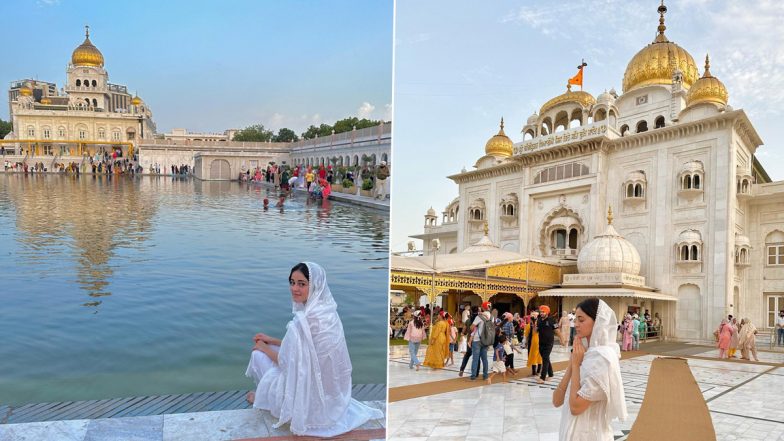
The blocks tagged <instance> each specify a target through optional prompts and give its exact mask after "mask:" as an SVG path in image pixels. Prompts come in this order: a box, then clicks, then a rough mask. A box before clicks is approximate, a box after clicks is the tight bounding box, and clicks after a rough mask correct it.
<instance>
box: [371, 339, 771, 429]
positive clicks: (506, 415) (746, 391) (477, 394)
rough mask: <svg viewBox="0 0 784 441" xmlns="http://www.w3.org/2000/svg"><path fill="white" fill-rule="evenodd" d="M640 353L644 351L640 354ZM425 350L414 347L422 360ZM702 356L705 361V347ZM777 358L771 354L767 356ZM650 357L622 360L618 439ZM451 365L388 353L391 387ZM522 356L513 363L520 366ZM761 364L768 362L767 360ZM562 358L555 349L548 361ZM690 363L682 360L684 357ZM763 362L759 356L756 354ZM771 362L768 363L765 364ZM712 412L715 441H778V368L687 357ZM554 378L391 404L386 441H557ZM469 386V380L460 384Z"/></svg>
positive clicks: (632, 413)
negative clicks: (413, 363)
mask: <svg viewBox="0 0 784 441" xmlns="http://www.w3.org/2000/svg"><path fill="white" fill-rule="evenodd" d="M641 349H642V350H645V347H644V345H643V347H642V348H641ZM425 350H426V348H424V347H423V348H421V349H420V355H419V358H420V359H424V353H425ZM704 353H705V354H707V355H703V354H702V353H701V354H700V357H702V356H710V354H711V353H712V351H711V350H710V349H709V348H706V350H705V351H704ZM775 355H778V354H773V356H775ZM655 357H656V355H643V356H640V357H635V358H631V359H627V360H622V361H621V375H622V378H623V382H624V389H625V392H626V400H627V410H628V413H629V418H628V419H627V420H626V421H624V422H619V421H617V420H616V421H614V422H613V430H614V435H615V439H616V440H617V441H621V440H625V439H626V438H627V436H628V433H629V430H630V429H631V427H632V425H633V424H634V420H635V419H636V417H637V414H638V413H639V410H640V406H641V403H642V399H643V396H644V394H645V388H646V387H647V384H648V373H649V371H650V367H651V362H652V361H653V359H654V358H655ZM458 358H462V355H461V356H460V357H458V356H457V354H455V362H456V365H455V366H450V367H448V368H446V369H441V370H431V369H429V368H421V369H420V371H419V372H416V371H415V370H412V369H409V366H408V361H409V358H408V348H407V347H406V346H392V347H390V362H389V381H388V384H389V386H390V387H397V386H403V385H412V384H421V383H425V382H431V381H437V380H444V379H450V378H456V377H457V371H458V369H457V368H459V360H458ZM525 358H526V355H525V353H523V354H519V355H515V365H516V366H525ZM766 358H767V357H766ZM566 359H568V351H567V350H566V348H559V347H558V346H556V347H555V348H554V350H553V356H552V360H553V361H561V360H566ZM687 359H688V358H687ZM760 359H762V354H760ZM771 361H773V359H771ZM688 363H689V367H690V369H691V371H692V374H693V375H694V377H695V380H696V381H697V383H698V385H699V387H700V390H701V391H702V394H703V396H704V397H705V400H706V402H707V403H708V408H709V409H710V412H711V418H712V420H713V423H714V427H715V429H716V435H717V440H719V441H742V440H743V441H763V440H764V441H776V440H780V441H784V393H782V391H784V367H774V366H769V365H761V364H753V363H738V362H729V361H721V360H719V359H716V360H705V359H695V358H691V359H688ZM562 376H563V372H557V373H556V374H555V380H556V381H552V382H549V384H546V385H539V384H537V383H536V381H535V379H534V378H533V377H525V378H523V379H520V380H514V381H511V382H509V383H501V384H493V385H490V386H481V387H474V388H470V389H464V390H460V391H456V392H448V393H443V394H435V395H430V396H424V397H418V398H413V399H409V400H402V401H397V402H393V403H390V404H389V409H388V412H389V415H388V426H387V439H388V440H390V441H445V440H450V441H452V440H455V441H456V440H468V441H474V440H476V441H479V440H483V441H496V440H498V441H506V440H509V441H519V440H534V441H536V440H538V441H557V440H558V430H559V424H560V419H561V409H556V408H554V407H553V406H552V404H551V399H552V390H553V389H554V388H555V386H556V385H557V381H558V380H560V378H561V377H562ZM466 381H467V380H466Z"/></svg>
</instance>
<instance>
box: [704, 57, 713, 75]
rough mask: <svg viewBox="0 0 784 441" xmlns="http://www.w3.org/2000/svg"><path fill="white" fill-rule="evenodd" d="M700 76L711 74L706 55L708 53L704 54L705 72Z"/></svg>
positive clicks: (708, 59) (708, 58)
mask: <svg viewBox="0 0 784 441" xmlns="http://www.w3.org/2000/svg"><path fill="white" fill-rule="evenodd" d="M702 76H703V77H709V76H711V73H710V57H709V56H708V54H705V73H704V74H702Z"/></svg>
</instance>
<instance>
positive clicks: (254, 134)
mask: <svg viewBox="0 0 784 441" xmlns="http://www.w3.org/2000/svg"><path fill="white" fill-rule="evenodd" d="M271 139H272V130H267V129H265V128H264V124H256V125H253V126H250V127H245V128H244V129H242V130H240V131H239V132H237V133H235V134H234V138H233V139H232V141H245V142H267V141H270V140H271Z"/></svg>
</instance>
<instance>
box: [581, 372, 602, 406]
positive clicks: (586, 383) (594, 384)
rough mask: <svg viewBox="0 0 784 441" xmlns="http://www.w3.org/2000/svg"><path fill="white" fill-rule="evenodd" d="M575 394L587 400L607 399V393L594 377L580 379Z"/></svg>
mask: <svg viewBox="0 0 784 441" xmlns="http://www.w3.org/2000/svg"><path fill="white" fill-rule="evenodd" d="M577 395H578V396H581V397H583V398H585V399H586V400H588V401H602V400H606V399H607V395H606V394H605V393H604V390H602V388H601V386H600V385H599V382H598V381H596V379H595V378H594V377H585V378H581V379H580V390H578V391H577Z"/></svg>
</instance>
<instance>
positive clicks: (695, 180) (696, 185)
mask: <svg viewBox="0 0 784 441" xmlns="http://www.w3.org/2000/svg"><path fill="white" fill-rule="evenodd" d="M692 186H693V187H694V188H695V189H698V190H699V188H700V175H694V178H693V179H692Z"/></svg>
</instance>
